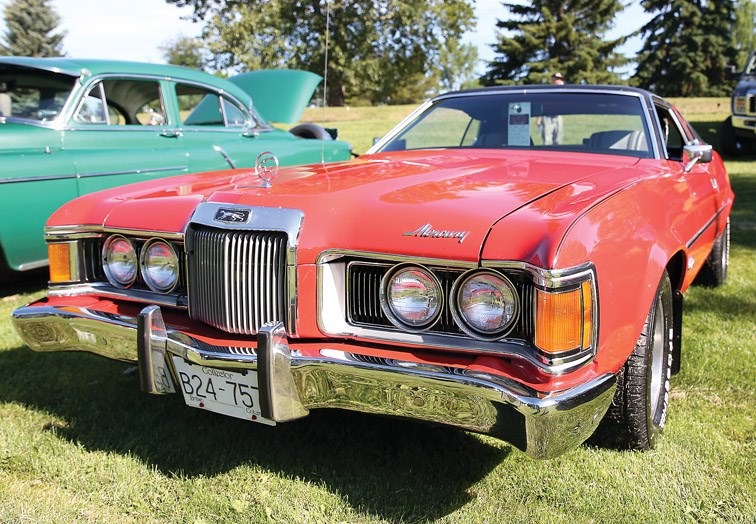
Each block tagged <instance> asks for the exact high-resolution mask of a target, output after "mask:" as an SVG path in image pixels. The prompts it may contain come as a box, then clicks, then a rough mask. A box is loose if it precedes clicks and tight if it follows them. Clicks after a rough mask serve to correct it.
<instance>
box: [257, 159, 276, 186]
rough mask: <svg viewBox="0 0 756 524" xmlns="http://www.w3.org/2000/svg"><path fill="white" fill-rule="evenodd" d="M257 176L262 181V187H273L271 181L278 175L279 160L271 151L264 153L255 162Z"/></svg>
mask: <svg viewBox="0 0 756 524" xmlns="http://www.w3.org/2000/svg"><path fill="white" fill-rule="evenodd" d="M255 174H256V175H257V177H258V178H259V179H260V180H262V185H261V186H260V187H273V186H272V185H271V183H270V180H271V179H272V178H273V177H274V176H276V175H277V174H278V158H276V155H274V154H273V153H271V152H270V151H263V152H262V153H260V154H259V155H257V159H256V160H255Z"/></svg>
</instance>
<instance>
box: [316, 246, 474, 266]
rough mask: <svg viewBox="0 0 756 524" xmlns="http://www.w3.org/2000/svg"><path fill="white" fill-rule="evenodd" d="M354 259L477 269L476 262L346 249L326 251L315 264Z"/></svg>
mask: <svg viewBox="0 0 756 524" xmlns="http://www.w3.org/2000/svg"><path fill="white" fill-rule="evenodd" d="M344 257H355V258H366V259H370V260H378V261H383V262H387V263H396V264H402V263H412V264H419V265H428V266H437V267H444V266H445V267H450V268H461V269H473V268H476V267H478V261H477V260H476V261H474V262H464V261H459V260H447V259H445V258H430V257H416V256H411V255H397V254H393V253H376V252H373V251H352V250H348V249H328V250H326V251H323V252H322V253H320V255H318V259H317V261H316V262H315V263H316V264H317V265H321V264H329V263H331V262H333V261H335V260H338V259H339V258H344Z"/></svg>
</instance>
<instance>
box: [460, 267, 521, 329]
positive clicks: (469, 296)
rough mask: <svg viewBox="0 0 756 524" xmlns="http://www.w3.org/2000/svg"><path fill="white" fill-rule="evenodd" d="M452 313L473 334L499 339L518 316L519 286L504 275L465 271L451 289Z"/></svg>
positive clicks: (491, 272) (463, 327) (462, 327)
mask: <svg viewBox="0 0 756 524" xmlns="http://www.w3.org/2000/svg"><path fill="white" fill-rule="evenodd" d="M452 296H453V297H454V300H453V307H452V308H451V309H452V316H453V317H454V320H455V321H456V322H457V324H458V325H459V327H460V328H461V329H462V331H464V332H465V333H467V334H468V335H470V336H473V337H476V338H479V339H483V340H496V339H497V338H500V337H502V336H504V335H505V334H506V332H507V331H508V330H509V329H510V328H511V327H512V325H513V324H514V323H515V320H517V315H518V313H519V300H518V297H517V290H516V289H515V287H514V285H513V284H512V282H510V281H509V279H508V278H507V277H505V276H504V275H500V274H499V273H496V272H494V271H478V270H475V271H473V272H471V273H468V274H467V275H462V276H461V277H460V278H459V280H457V282H455V284H454V287H453V289H452Z"/></svg>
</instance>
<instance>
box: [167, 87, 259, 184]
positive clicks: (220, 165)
mask: <svg viewBox="0 0 756 524" xmlns="http://www.w3.org/2000/svg"><path fill="white" fill-rule="evenodd" d="M175 92H176V101H177V104H178V109H179V115H180V116H179V119H180V124H181V128H180V129H181V132H182V133H183V135H184V141H185V145H186V149H187V153H188V156H189V162H190V165H191V169H192V171H211V170H216V169H229V168H235V167H252V166H253V165H254V162H255V158H257V155H259V154H260V153H261V152H262V151H263V149H262V148H261V147H260V145H259V143H258V142H259V141H258V140H256V137H257V133H256V132H250V131H248V130H249V129H250V128H254V127H255V126H258V125H259V123H258V122H256V121H255V120H254V118H253V116H252V115H250V113H249V112H248V111H246V110H245V109H243V104H242V103H240V102H238V101H235V100H231V99H230V98H229V97H228V96H226V95H224V94H223V93H221V92H220V91H218V90H216V89H214V88H211V87H209V86H205V85H199V84H194V83H188V82H179V83H177V84H175Z"/></svg>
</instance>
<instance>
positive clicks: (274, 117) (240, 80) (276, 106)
mask: <svg viewBox="0 0 756 524" xmlns="http://www.w3.org/2000/svg"><path fill="white" fill-rule="evenodd" d="M322 79H323V77H322V76H320V75H316V74H315V73H311V72H310V71H301V70H298V69H263V70H260V71H250V72H249V73H243V74H241V75H237V76H233V77H231V78H229V79H228V80H229V81H230V82H232V83H233V84H235V85H237V86H238V87H240V88H241V89H242V90H244V92H246V93H247V94H248V95H249V96H251V97H252V101H253V102H254V104H255V110H256V111H257V112H258V113H260V115H261V116H262V117H263V118H264V119H265V120H267V121H269V122H280V123H284V124H293V123H294V122H297V121H298V120H299V119H300V118H301V117H302V113H303V112H304V110H305V108H306V107H307V104H308V103H309V102H310V99H311V98H312V94H313V93H314V92H315V88H316V87H318V84H319V83H320V81H321V80H322Z"/></svg>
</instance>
